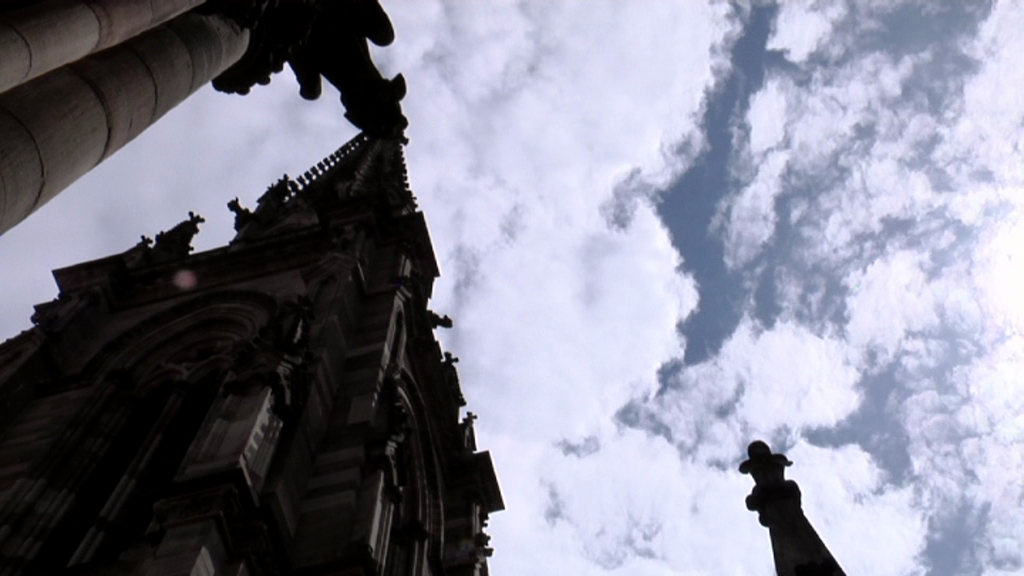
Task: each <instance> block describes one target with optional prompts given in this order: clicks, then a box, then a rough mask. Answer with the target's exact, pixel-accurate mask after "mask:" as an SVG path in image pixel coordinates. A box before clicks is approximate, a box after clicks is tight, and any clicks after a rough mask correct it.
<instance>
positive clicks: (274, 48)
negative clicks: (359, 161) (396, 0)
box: [213, 0, 408, 138]
mask: <svg viewBox="0 0 1024 576" xmlns="http://www.w3.org/2000/svg"><path fill="white" fill-rule="evenodd" d="M221 4H225V2H221ZM226 4H230V3H226ZM264 4H266V6H263V7H261V9H260V10H258V11H253V10H249V11H247V12H245V16H244V17H238V18H236V21H238V22H239V23H240V24H241V25H243V26H246V27H248V28H251V31H250V41H249V48H248V50H247V51H246V53H245V55H244V56H243V57H242V59H241V60H240V61H239V62H238V63H236V64H235V65H234V66H232V67H231V68H229V69H228V70H226V71H225V72H224V73H223V74H221V75H220V76H218V77H217V78H215V79H214V80H213V86H214V88H216V89H217V90H220V91H221V92H228V93H238V94H247V93H248V92H249V90H250V89H251V88H252V86H253V85H254V84H268V83H269V82H270V76H271V74H273V73H275V72H280V71H281V70H282V69H283V68H284V64H285V63H286V62H287V63H288V64H289V66H290V67H291V68H292V71H293V72H295V76H296V78H297V80H298V82H299V87H300V88H299V94H300V95H301V96H302V97H303V98H306V99H309V100H315V99H316V98H319V97H320V94H321V92H322V81H321V79H322V78H324V79H326V80H327V81H328V82H330V83H331V84H332V85H333V86H334V87H335V88H337V89H338V91H339V92H341V102H342V104H343V105H344V106H345V110H346V112H345V117H346V118H348V120H349V121H350V122H352V124H354V125H355V126H356V127H358V128H359V129H360V130H362V131H363V132H365V133H366V134H368V135H370V136H375V137H382V138H398V137H400V136H401V134H402V132H403V130H404V129H405V127H406V126H407V125H408V121H407V120H406V119H405V116H404V115H403V114H402V110H401V106H400V105H399V102H400V101H401V100H402V98H403V97H404V96H405V90H406V86H405V79H404V78H403V77H402V75H401V74H399V75H398V76H396V77H395V78H393V79H391V80H388V79H385V78H384V77H382V76H381V74H380V72H379V71H378V70H377V67H376V66H375V65H374V63H373V59H372V58H371V56H370V51H369V49H368V47H367V44H366V42H367V41H370V42H373V43H374V44H376V45H378V46H387V45H388V44H391V42H392V41H394V37H395V32H394V29H393V28H392V26H391V22H390V20H389V19H388V16H387V14H386V13H385V12H384V9H383V8H381V6H380V4H379V3H378V2H377V0H290V1H282V0H278V1H276V2H270V3H264ZM220 11H222V12H224V13H226V14H228V15H232V12H231V11H230V10H227V9H220ZM257 12H258V14H259V15H258V17H257V16H253V14H254V13H257Z"/></svg>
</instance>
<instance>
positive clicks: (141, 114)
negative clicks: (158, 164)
mask: <svg viewBox="0 0 1024 576" xmlns="http://www.w3.org/2000/svg"><path fill="white" fill-rule="evenodd" d="M115 1H118V2H119V1H120V0H115ZM163 2H164V0H161V2H159V3H157V2H154V3H153V4H154V5H156V4H162V3H163ZM125 3H126V4H136V3H137V2H125ZM138 3H139V4H141V2H138ZM144 4H147V5H148V4H149V3H148V2H145V3H144ZM248 38H249V33H248V31H246V30H243V29H241V28H239V27H238V26H237V25H236V24H234V23H233V22H231V21H230V20H228V19H226V18H223V17H220V16H202V15H198V14H191V13H190V14H184V15H182V16H179V17H178V18H175V19H174V20H172V21H170V22H168V23H166V24H163V25H161V26H159V27H156V28H154V29H152V30H150V31H148V32H145V33H143V34H141V35H139V36H137V37H135V38H132V39H130V40H128V41H126V42H124V43H122V44H119V45H117V46H115V47H113V48H110V49H108V50H105V51H103V52H100V53H97V54H93V55H92V56H89V57H87V58H84V59H81V60H79V61H77V62H74V63H72V64H68V65H66V66H63V67H61V68H58V69H56V70H54V71H52V72H50V73H49V74H46V75H44V76H41V77H39V78H37V79H35V80H32V81H31V82H27V83H24V84H22V85H20V86H18V87H17V88H14V89H11V90H9V91H7V92H5V93H4V94H0V234H2V233H3V232H5V231H7V230H9V229H10V228H11V227H13V226H14V225H16V224H17V223H18V222H20V221H22V220H23V219H25V217H26V216H28V215H29V214H30V213H32V212H33V211H35V210H36V209H38V208H39V207H40V206H42V205H43V204H45V203H46V202H48V201H49V200H51V199H52V198H53V197H54V196H56V195H57V193H59V192H60V191H61V190H63V189H64V188H65V187H67V186H68V185H69V184H71V183H72V182H74V181H75V180H77V179H78V178H79V177H81V176H82V175H84V174H85V173H86V172H88V171H89V170H91V169H92V168H93V167H95V166H96V165H97V164H99V163H100V162H101V161H102V160H103V159H105V158H106V157H108V156H110V155H111V154H113V153H114V152H115V151H117V150H118V149H119V148H121V146H123V145H124V144H126V143H128V142H129V141H131V140H132V139H133V138H135V137H136V136H138V135H139V134H140V133H141V132H142V131H143V130H145V129H146V128H147V127H149V126H150V125H151V124H152V123H153V122H155V121H156V120H157V119H159V118H160V117H161V116H163V114H164V113H166V112H167V111H168V110H170V109H171V108H173V107H174V106H176V105H177V104H178V103H180V102H181V101H182V100H184V99H185V98H187V97H188V96H189V95H190V94H192V93H193V92H195V91H196V90H197V89H199V88H200V87H201V86H203V85H204V84H206V83H207V82H209V81H210V80H211V79H212V78H213V77H214V76H217V75H218V74H220V73H221V72H223V71H224V70H225V69H226V68H228V67H229V66H231V65H232V64H234V63H235V62H237V61H238V59H239V58H241V56H242V54H243V53H244V52H245V49H246V47H247V45H248Z"/></svg>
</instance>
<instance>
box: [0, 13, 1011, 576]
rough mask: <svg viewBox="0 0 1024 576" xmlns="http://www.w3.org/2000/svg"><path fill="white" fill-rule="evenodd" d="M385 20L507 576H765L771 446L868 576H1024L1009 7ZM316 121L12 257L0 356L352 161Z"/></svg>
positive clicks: (305, 111)
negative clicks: (316, 175) (314, 168)
mask: <svg viewBox="0 0 1024 576" xmlns="http://www.w3.org/2000/svg"><path fill="white" fill-rule="evenodd" d="M385 7H386V8H387V10H388V12H389V13H390V15H391V17H392V20H393V21H394V23H395V27H396V30H397V40H396V42H395V44H394V45H393V46H392V47H389V48H387V49H384V50H379V51H377V52H376V57H377V59H378V62H379V63H380V66H381V68H382V69H384V70H385V71H386V72H388V73H392V74H393V73H397V72H402V73H404V74H405V76H406V78H407V80H408V83H409V95H408V97H407V98H406V100H405V110H406V112H407V115H408V116H409V118H410V121H411V125H410V128H409V130H408V136H409V137H410V139H411V143H410V145H409V147H408V149H407V156H408V161H409V164H410V166H409V170H410V177H411V182H412V186H413V189H414V191H415V192H416V194H417V196H418V197H419V199H420V203H421V205H422V207H423V209H424V211H425V212H426V214H427V218H428V221H429V222H430V225H431V232H432V235H433V238H434V241H435V243H436V246H435V248H436V251H437V254H438V257H439V259H440V263H441V267H442V272H443V275H444V276H443V277H442V278H441V280H440V281H439V284H438V286H437V290H436V293H435V294H436V295H435V301H434V304H433V307H434V308H435V309H436V310H438V311H440V312H443V313H447V314H449V315H451V316H453V317H454V318H455V321H456V326H455V328H454V329H453V330H450V331H446V332H444V333H443V334H441V337H442V338H443V340H444V343H445V345H446V347H447V348H448V349H450V350H452V351H453V352H454V353H456V354H457V355H458V356H460V357H461V359H462V361H461V362H460V364H459V367H460V369H461V373H462V380H463V384H464V386H465V388H466V393H467V396H468V398H469V401H470V408H471V409H472V410H473V411H474V412H476V413H477V414H478V415H479V416H480V419H479V420H478V423H477V425H478V435H479V438H480V444H481V446H482V447H483V448H486V449H490V450H491V451H492V452H493V455H494V458H495V460H496V462H497V466H498V473H499V476H500V479H501V482H502V487H503V490H504V494H505V501H506V504H507V507H508V510H507V511H505V512H502V513H500V514H496V515H495V516H494V517H493V519H492V522H491V529H490V531H491V533H492V534H493V536H494V538H493V540H492V543H493V545H494V546H495V548H496V553H495V555H494V557H493V558H492V570H493V573H494V574H496V575H498V574H516V575H547V574H552V575H553V574H580V575H588V574H595V575H603V574H609V575H619V574H621V575H626V574H628V575H638V576H646V575H670V574H715V575H723V574H725V575H731V574H736V575H753V576H757V575H763V576H766V575H768V574H771V573H772V568H771V552H770V548H769V543H768V536H767V531H766V530H764V529H763V528H762V527H761V526H760V525H758V523H757V519H756V516H755V515H754V514H752V513H750V512H748V511H747V510H746V509H745V507H744V504H743V499H744V497H745V496H746V494H747V493H748V492H749V490H750V487H751V481H750V479H749V477H745V476H742V475H740V474H739V473H738V472H737V471H736V466H737V464H738V463H739V462H740V461H741V460H742V459H743V456H744V449H745V446H746V444H747V443H748V442H749V441H751V440H752V439H755V438H763V439H765V440H767V441H769V442H770V443H771V444H772V447H773V448H775V449H777V450H781V451H785V452H786V453H787V454H788V456H789V457H790V459H792V460H793V461H795V462H796V464H795V465H794V466H793V467H792V468H790V469H789V474H790V476H791V477H793V478H794V479H796V480H797V481H798V482H799V483H800V485H801V486H802V488H803V492H804V507H805V510H806V512H807V514H808V516H809V517H810V519H811V521H812V522H813V523H814V524H815V526H816V528H817V530H818V532H819V534H821V535H822V537H823V538H824V540H825V542H826V543H827V544H828V546H829V547H830V548H831V550H832V552H833V553H834V555H835V556H836V558H837V559H838V560H839V562H840V564H842V565H843V567H844V568H845V570H846V572H847V573H848V574H851V575H853V574H872V575H889V574H891V575H909V574H913V575H930V576H953V575H980V574H993V575H994V574H1000V575H1002V574H1019V573H1024V512H1022V510H1024V509H1022V506H1021V500H1022V498H1024V487H1022V480H1024V475H1022V460H1024V456H1022V453H1021V447H1022V445H1024V410H1022V408H1024V384H1022V382H1021V381H1020V380H1019V376H1020V375H1021V374H1022V373H1024V354H1022V353H1024V299H1022V297H1021V293H1022V290H1024V261H1022V259H1024V196H1022V186H1024V169H1022V166H1024V89H1022V88H1021V86H1024V56H1021V54H1024V36H1022V35H1021V33H1020V31H1021V29H1022V28H1024V3H1020V2H1002V3H995V4H990V3H969V2H959V1H958V2H952V1H951V2H946V3H936V2H932V1H930V0H924V1H921V2H909V3H903V4H899V3H897V2H895V1H889V0H883V1H874V2H872V1H868V0H864V1H858V2H850V3H842V2H838V1H836V2H819V3H812V2H810V1H809V0H808V1H800V2H793V3H789V4H782V5H776V4H768V3H765V4H757V5H756V6H746V5H738V4H730V3H726V2H714V3H711V4H710V5H705V4H700V3H697V2H696V1H692V2H691V1H684V2H680V1H674V2H656V1H654V0H649V1H646V0H645V1H636V2H618V1H611V0H606V1H597V2H587V3H584V2H543V1H541V0H538V1H535V2H497V1H494V2H488V3H486V4H485V3H471V2H464V1H458V0H455V1H451V2H447V3H445V2H436V1H427V0H405V1H404V2H403V1H401V0H392V1H386V2H385ZM296 92H297V88H296V86H295V84H294V82H293V81H292V80H291V79H290V78H288V77H287V75H284V74H282V75H280V76H278V77H276V78H275V80H274V82H273V83H272V84H271V85H270V86H269V87H266V88H261V89H258V90H256V91H254V92H253V94H251V95H249V96H247V97H244V98H243V97H230V96H225V95H222V94H217V93H214V92H213V91H212V90H210V89H206V90H204V91H202V92H201V93H199V94H198V95H196V96H195V97H193V98H192V99H191V100H189V101H188V102H186V103H185V104H184V105H182V106H180V107H179V108H178V109H176V110H174V111H173V112H172V113H170V114H168V116H167V117H165V119H164V120H162V121H161V122H160V123H159V124H158V125H156V126H155V127H153V128H152V129H150V130H149V131H148V132H147V133H145V134H144V135H143V136H142V137H140V138H139V139H138V140H137V141H136V142H134V143H133V144H131V145H130V146H129V147H128V148H126V149H125V150H123V151H121V152H119V153H118V154H117V155H116V156H115V157H113V158H112V159H110V160H108V161H107V162H106V163H105V164H104V165H103V166H101V167H100V168H99V169H97V170H95V171H94V172H92V173H91V174H89V175H88V176H87V177H85V178H83V179H82V180H80V181H79V182H78V183H77V184H76V185H74V186H73V187H72V188H70V189H68V190H67V191H66V192H65V193H64V194H63V195H61V196H60V197H59V198H58V199H57V200H55V201H53V202H51V203H50V204H49V205H47V206H46V207H45V208H43V209H42V210H40V211H39V212H38V213H37V214H36V215H34V216H33V217H32V218H30V219H29V220H28V221H26V222H25V223H24V224H22V225H21V226H19V227H18V228H16V229H14V230H13V231H11V232H10V233H8V234H6V235H4V236H3V237H2V238H0V294H2V298H0V337H7V336H11V335H14V334H16V333H17V332H18V331H20V330H22V329H24V328H27V327H28V326H29V325H30V322H29V319H28V318H29V316H30V315H31V306H32V304H35V303H38V302H43V301H46V300H49V299H50V298H52V297H53V296H54V295H55V287H54V285H53V282H52V280H51V278H50V275H49V270H50V269H52V268H57V267H61V266H66V265H70V264H73V263H75V262H78V261H82V260H87V259H92V258H96V257H100V256H104V255H107V254H110V253H113V252H119V251H122V250H124V249H126V248H127V247H129V246H130V245H132V244H134V243H135V242H136V241H137V240H138V237H139V235H142V234H146V235H153V234H154V233H156V232H157V231H159V230H162V229H166V228H168V227H170V226H172V225H173V224H175V223H176V222H178V221H180V220H182V219H184V218H185V216H186V214H187V212H188V211H189V210H196V211H198V212H200V213H202V214H203V215H204V216H205V217H206V218H207V223H206V224H205V225H204V226H203V233H202V234H201V235H200V237H199V238H198V241H197V244H198V246H199V248H212V247H215V246H218V245H221V244H223V243H225V242H226V241H227V240H228V239H229V238H230V234H231V232H232V230H231V215H230V213H229V212H228V211H227V209H226V208H225V207H224V204H225V203H226V202H227V201H228V200H230V199H231V198H234V197H235V196H239V197H240V198H241V199H242V200H243V203H245V204H248V205H252V204H253V203H254V200H255V198H256V197H257V196H258V195H259V194H260V193H261V192H262V191H263V190H264V189H265V188H266V186H267V185H268V184H269V183H271V182H272V181H274V180H275V179H277V178H278V177H279V176H280V175H281V174H282V173H286V172H287V173H290V174H293V175H294V174H300V173H302V172H303V171H304V170H305V169H306V168H307V167H308V166H309V165H311V164H313V163H315V162H316V161H318V160H319V159H320V158H322V157H323V156H326V155H327V154H329V153H330V152H332V151H333V150H334V149H335V148H337V147H338V146H339V145H341V144H342V143H343V142H344V141H346V140H347V139H348V138H349V137H351V136H352V135H353V134H354V132H353V130H352V128H350V127H349V126H348V125H347V124H346V123H345V122H344V120H343V119H342V117H341V108H340V106H339V105H338V103H337V100H336V99H335V97H334V96H333V95H331V94H325V97H324V98H322V99H321V101H319V102H317V103H313V104H311V103H308V102H304V101H302V100H301V99H300V98H299V97H298V96H297V94H296Z"/></svg>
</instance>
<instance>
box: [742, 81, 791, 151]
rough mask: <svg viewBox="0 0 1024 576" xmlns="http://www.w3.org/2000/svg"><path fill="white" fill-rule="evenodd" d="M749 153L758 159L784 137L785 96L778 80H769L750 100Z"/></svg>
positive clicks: (748, 117)
mask: <svg viewBox="0 0 1024 576" xmlns="http://www.w3.org/2000/svg"><path fill="white" fill-rule="evenodd" d="M747 121H748V122H749V124H750V153H751V154H753V155H754V157H755V158H756V157H760V156H761V155H762V154H764V153H765V152H767V151H768V150H770V149H771V148H773V147H775V146H777V145H779V144H780V143H782V139H783V138H785V136H786V95H785V93H784V92H783V89H782V86H781V80H780V79H778V78H769V79H768V81H767V82H766V83H765V86H764V88H761V89H760V90H758V91H757V93H755V94H754V96H753V97H752V98H751V99H750V110H749V111H748V112H747Z"/></svg>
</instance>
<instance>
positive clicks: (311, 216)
mask: <svg viewBox="0 0 1024 576" xmlns="http://www.w3.org/2000/svg"><path fill="white" fill-rule="evenodd" d="M230 208H231V209H232V211H233V212H234V213H235V228H236V235H235V237H234V240H233V241H232V242H231V243H230V244H229V245H228V246H225V247H222V248H219V249H215V250H211V251H207V252H203V253H195V254H193V253H191V246H190V243H191V240H192V237H193V235H194V234H195V233H196V232H197V231H198V225H199V224H200V223H201V222H202V218H201V217H199V216H197V215H193V214H190V217H189V219H188V220H186V221H184V222H182V223H181V224H179V225H178V226H175V227H174V228H172V229H171V230H168V231H166V232H162V233H160V234H158V235H156V237H155V239H154V240H152V241H151V240H149V239H148V238H144V239H143V241H141V242H140V243H139V244H138V245H136V246H134V247H132V248H130V249H128V250H127V251H125V252H123V253H121V254H117V255H114V256H110V257H107V258H102V259H99V260H95V261H92V262H85V263H82V264H78V265H75V266H71V267H68V268H65V269H61V270H57V271H55V272H54V276H55V278H56V280H57V283H58V285H59V287H60V294H59V297H58V298H57V299H56V300H55V301H53V302H50V303H47V304H42V305H39V306H37V310H36V314H35V315H34V317H33V320H34V322H35V327H34V328H32V329H30V330H28V331H26V332H24V333H22V334H21V335H20V336H17V337H15V338H13V339H11V340H9V341H7V342H6V343H4V344H2V345H0V575H4V576H7V575H18V574H46V575H60V574H68V575H71V574H74V575H83V576H84V575H111V576H113V575H128V574H132V575H135V574H138V575H143V574H145V575H152V576H157V575H160V576H164V575H179V574H180V575H196V576H198V575H214V574H216V575H231V576H241V575H246V574H252V575H256V574H309V575H320V574H323V575H327V574H331V575H353V576H354V575H357V574H358V575H371V574H373V575H382V576H383V575H387V576H399V575H403V576H404V575H416V576H425V575H429V574H432V575H438V576H439V575H442V574H446V575H452V576H462V575H467V576H468V575H480V574H487V557H488V556H489V555H490V553H491V550H490V548H489V547H488V536H487V535H486V534H485V532H484V526H485V525H486V522H487V519H488V515H489V514H491V513H493V512H495V511H498V510H501V509H502V508H503V503H502V497H501V493H500V490H499V488H498V484H497V480H496V477H495V473H494V468H493V465H492V462H491V458H490V456H489V454H488V453H487V452H480V451H478V449H477V446H476V441H475V437H474V431H473V417H472V415H467V416H466V417H461V418H460V409H461V407H462V406H464V405H465V400H464V399H463V396H462V392H461V390H460V385H459V379H458V375H457V373H456V369H455V362H456V359H455V358H454V357H452V356H451V354H448V353H443V352H442V350H441V347H440V345H439V344H438V342H437V340H436V339H435V337H434V331H435V329H437V328H439V327H443V326H450V321H449V320H448V319H447V318H445V317H440V316H438V315H437V314H435V313H433V312H431V311H430V310H429V308H428V307H427V303H428V300H429V298H430V295H431V287H432V284H433V281H434V279H435V278H436V277H437V275H438V269H437V264H436V262H435V257H434V254H433V250H432V246H431V242H430V238H429V235H428V232H427V228H426V225H425V222H424V219H423V215H422V214H421V213H419V212H418V211H417V210H416V206H415V200H414V198H413V196H412V194H411V192H410V190H409V188H408V185H407V183H406V179H405V165H404V160H403V157H402V147H401V143H400V142H399V141H398V140H394V139H378V138H372V137H368V136H365V135H361V136H359V137H357V138H356V139H354V140H353V141H351V142H349V143H348V144H346V145H345V146H343V147H342V148H341V149H340V150H338V151H337V152H336V153H335V154H332V155H331V156H330V157H328V158H326V159H324V161H323V162H320V163H319V164H317V166H316V167H314V168H313V169H312V170H311V171H310V172H307V173H306V174H305V175H304V176H303V177H300V178H299V179H298V180H297V181H296V180H291V179H287V178H285V179H282V180H281V181H279V182H277V183H276V184H274V185H273V186H271V187H270V188H269V189H268V190H267V192H266V193H265V194H264V195H263V196H262V197H261V198H260V200H259V203H258V205H257V206H255V207H253V208H251V209H248V208H245V207H242V206H241V205H240V204H239V203H238V202H237V201H232V202H231V203H230Z"/></svg>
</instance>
